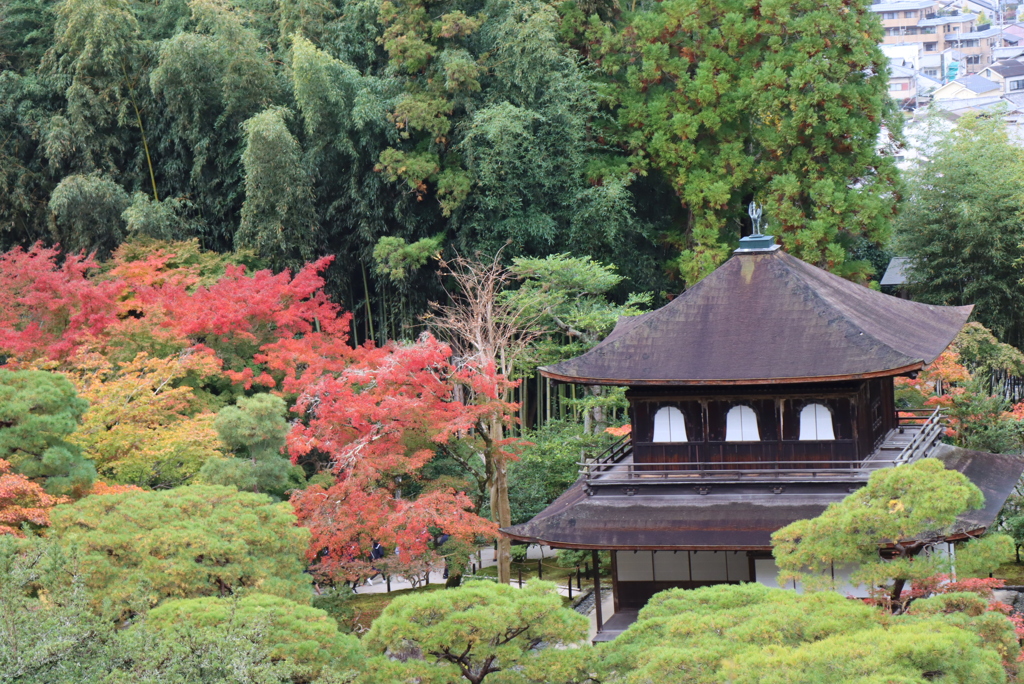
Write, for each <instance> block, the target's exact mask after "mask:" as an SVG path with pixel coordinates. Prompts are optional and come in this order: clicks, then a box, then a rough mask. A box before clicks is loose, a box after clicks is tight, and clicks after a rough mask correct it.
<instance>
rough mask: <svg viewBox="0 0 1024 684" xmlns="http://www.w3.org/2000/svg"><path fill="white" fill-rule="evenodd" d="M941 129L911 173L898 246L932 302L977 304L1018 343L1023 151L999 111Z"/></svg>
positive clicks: (916, 288)
mask: <svg viewBox="0 0 1024 684" xmlns="http://www.w3.org/2000/svg"><path fill="white" fill-rule="evenodd" d="M936 135H937V138H936V139H935V141H934V149H932V150H930V151H929V154H928V157H927V159H922V160H920V161H918V162H917V163H916V164H915V166H914V167H913V168H912V169H911V171H910V172H909V174H908V177H907V185H908V187H909V188H910V192H909V194H908V197H907V201H906V202H905V203H904V210H903V213H902V214H901V215H900V218H899V221H898V223H897V230H896V241H895V249H896V251H897V252H898V253H899V254H902V255H904V256H907V257H909V258H910V269H909V271H908V275H909V281H910V287H911V288H912V291H913V293H914V296H915V298H916V299H918V300H920V301H923V302H928V303H930V304H955V305H962V304H974V305H975V309H974V316H975V317H976V318H977V320H978V321H979V322H980V323H982V324H983V325H984V326H985V327H987V328H990V329H991V330H992V332H993V333H994V334H995V335H996V337H997V338H999V339H1000V340H1002V341H1004V342H1007V343H1009V344H1011V345H1013V346H1015V347H1020V346H1021V345H1024V317H1022V316H1021V313H1020V305H1019V303H1020V301H1021V297H1022V296H1024V285H1022V284H1021V283H1020V280H1021V276H1020V260H1021V259H1022V258H1024V247H1022V245H1024V191H1022V190H1021V188H1022V187H1024V154H1021V152H1020V150H1019V149H1017V148H1016V147H1015V146H1014V145H1012V144H1011V143H1010V141H1009V138H1008V137H1007V133H1006V129H1005V127H1004V126H1003V125H1002V122H1001V119H1000V118H999V117H992V118H990V117H979V116H974V115H968V116H965V117H962V118H961V119H960V120H959V121H958V122H957V124H956V126H955V127H954V128H952V130H949V131H947V132H944V133H938V134H936ZM992 169H999V173H998V174H996V175H993V174H992V173H991V170H992Z"/></svg>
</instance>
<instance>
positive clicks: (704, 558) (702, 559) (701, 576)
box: [690, 551, 746, 582]
mask: <svg viewBox="0 0 1024 684" xmlns="http://www.w3.org/2000/svg"><path fill="white" fill-rule="evenodd" d="M744 560H746V559H744ZM727 562H728V561H727V560H726V554H725V552H724V551H719V552H718V553H715V552H714V551H691V552H690V570H691V572H692V576H693V581H694V582H724V581H726V579H728V578H729V577H728V572H727V569H726V563H727Z"/></svg>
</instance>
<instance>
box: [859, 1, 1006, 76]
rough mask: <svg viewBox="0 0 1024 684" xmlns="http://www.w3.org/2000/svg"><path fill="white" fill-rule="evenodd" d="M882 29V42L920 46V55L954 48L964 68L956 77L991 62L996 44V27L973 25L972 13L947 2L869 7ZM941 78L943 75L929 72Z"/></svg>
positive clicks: (889, 4) (998, 33) (975, 21)
mask: <svg viewBox="0 0 1024 684" xmlns="http://www.w3.org/2000/svg"><path fill="white" fill-rule="evenodd" d="M871 11H872V12H874V13H875V14H877V15H879V18H880V19H881V20H882V27H883V28H884V29H885V38H884V39H883V41H882V44H883V45H908V44H916V45H920V47H921V53H922V55H924V56H929V55H938V54H941V53H943V52H945V51H947V50H956V51H957V52H958V53H959V55H958V60H959V62H960V63H961V64H963V66H964V67H965V68H964V70H963V71H961V72H960V73H958V74H957V75H958V76H963V75H964V74H965V73H966V74H975V73H978V72H979V71H981V70H982V69H984V68H985V67H987V66H988V65H990V64H991V63H992V61H993V60H992V50H993V48H995V47H996V46H997V45H998V44H999V39H1000V30H999V29H998V28H993V27H991V26H990V25H987V24H986V25H982V26H978V25H977V18H976V16H975V15H973V14H963V13H961V12H960V10H959V9H951V4H950V3H947V2H936V1H935V0H903V1H901V2H886V3H879V4H876V5H872V6H871ZM929 76H932V77H933V78H934V77H939V78H944V77H945V75H944V74H938V73H936V74H929Z"/></svg>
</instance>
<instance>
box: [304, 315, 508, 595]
mask: <svg viewBox="0 0 1024 684" xmlns="http://www.w3.org/2000/svg"><path fill="white" fill-rule="evenodd" d="M350 357H351V362H350V363H349V365H348V366H347V367H346V368H345V369H344V370H343V371H342V372H341V373H339V374H337V375H325V376H321V377H319V378H318V379H316V380H315V381H313V382H311V383H310V384H309V385H308V386H307V387H306V388H305V389H304V391H303V392H302V394H301V395H300V397H299V400H298V403H297V405H296V410H297V411H298V412H300V413H301V414H302V415H303V416H304V417H305V418H306V419H307V421H308V424H306V425H302V424H299V425H296V426H295V428H294V429H293V430H292V432H291V434H290V436H289V450H290V453H291V454H292V457H293V459H294V458H299V457H301V456H303V455H304V454H307V453H308V452H310V451H311V450H314V449H316V450H319V451H322V452H325V453H327V454H328V455H329V456H330V458H331V462H332V464H333V469H334V474H335V477H336V481H335V483H334V484H333V485H331V486H328V487H324V486H313V487H309V488H307V489H306V490H303V491H300V492H296V493H295V494H294V495H293V496H292V504H293V505H294V506H295V510H296V513H297V514H298V516H299V519H300V520H301V521H302V524H303V525H305V526H306V527H309V529H310V530H311V531H312V533H313V541H312V544H311V546H310V551H309V560H310V561H311V562H312V563H313V564H314V569H315V570H316V571H317V572H319V573H321V574H323V575H326V576H329V577H331V578H334V579H355V578H357V577H359V576H362V575H364V574H367V573H369V574H372V570H370V569H369V568H370V565H372V563H371V562H370V561H369V559H368V552H369V550H370V547H371V544H372V542H373V541H378V542H379V543H380V544H381V545H382V546H384V547H385V548H388V549H389V550H390V549H393V550H395V551H396V553H397V558H398V560H399V561H400V563H404V564H406V565H410V564H413V563H415V562H418V561H421V559H422V558H423V557H424V556H425V555H426V556H430V554H432V553H433V548H432V545H431V542H432V540H433V539H434V538H435V535H436V534H441V533H444V534H448V535H450V536H451V537H452V538H454V539H456V540H461V541H465V542H472V541H473V540H474V539H475V538H476V537H478V536H485V537H492V536H493V535H494V534H495V532H496V526H495V524H494V523H492V522H490V521H488V520H485V519H483V518H481V517H479V516H477V515H475V514H474V513H473V512H472V510H471V509H472V502H471V500H470V499H469V497H468V496H466V494H465V493H464V492H457V491H455V490H454V489H452V488H450V487H442V488H436V489H431V490H428V491H425V492H424V493H422V494H421V495H420V496H418V497H416V498H407V497H403V496H402V495H401V491H402V488H403V487H407V486H408V484H410V483H411V482H412V481H415V480H417V479H418V478H419V477H420V471H421V469H422V468H423V466H425V465H426V464H427V462H429V461H430V460H431V459H432V458H433V457H434V455H435V449H436V448H437V447H438V445H442V444H445V443H447V442H448V441H449V440H452V439H455V438H457V437H461V438H470V433H471V432H473V431H474V430H475V428H476V427H477V425H478V423H479V422H480V421H482V420H486V419H489V418H490V417H491V416H493V415H494V414H498V415H501V416H503V417H505V418H506V419H508V420H511V416H512V415H513V412H514V409H515V406H514V405H513V404H509V403H506V402H505V401H504V400H503V399H502V398H501V397H502V392H501V390H502V388H503V384H504V383H505V382H506V381H505V380H504V378H502V377H501V376H500V375H499V374H497V373H496V372H495V371H494V369H493V368H476V367H467V366H463V367H459V366H456V365H455V364H454V363H453V362H452V356H451V349H450V348H449V347H448V346H447V345H444V344H442V343H440V342H438V341H437V340H435V339H434V338H433V337H431V336H429V335H424V336H423V337H421V338H420V339H419V340H418V341H417V342H416V343H415V344H406V345H400V344H394V343H392V344H388V345H385V346H384V347H379V348H378V347H374V346H372V345H370V346H364V347H360V348H359V349H358V350H354V351H353V352H352V353H351V355H350ZM506 442H508V443H507V444H503V445H501V446H502V447H503V448H511V442H512V440H506Z"/></svg>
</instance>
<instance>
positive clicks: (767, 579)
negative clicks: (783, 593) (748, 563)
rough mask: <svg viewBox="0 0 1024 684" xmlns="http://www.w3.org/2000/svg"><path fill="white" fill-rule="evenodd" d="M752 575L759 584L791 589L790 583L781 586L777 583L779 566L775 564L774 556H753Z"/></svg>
mask: <svg viewBox="0 0 1024 684" xmlns="http://www.w3.org/2000/svg"><path fill="white" fill-rule="evenodd" d="M754 575H755V576H756V579H757V581H758V582H760V583H761V584H763V585H765V586H766V587H771V588H773V589H792V588H793V585H792V584H787V585H786V586H785V587H781V586H780V585H779V583H778V576H779V568H778V566H776V565H775V559H774V558H755V559H754Z"/></svg>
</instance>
